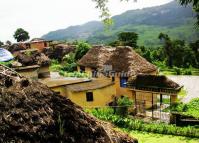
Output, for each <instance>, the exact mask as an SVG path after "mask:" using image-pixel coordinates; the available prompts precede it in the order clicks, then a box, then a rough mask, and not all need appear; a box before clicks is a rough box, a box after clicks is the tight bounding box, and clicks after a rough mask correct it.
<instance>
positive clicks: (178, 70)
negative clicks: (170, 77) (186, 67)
mask: <svg viewBox="0 0 199 143" xmlns="http://www.w3.org/2000/svg"><path fill="white" fill-rule="evenodd" d="M173 70H174V71H175V72H176V74H177V75H181V74H182V71H181V69H180V68H178V67H174V68H173Z"/></svg>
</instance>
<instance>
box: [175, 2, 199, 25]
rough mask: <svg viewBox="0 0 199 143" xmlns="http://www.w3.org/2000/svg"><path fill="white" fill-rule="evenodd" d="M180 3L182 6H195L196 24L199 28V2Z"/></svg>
mask: <svg viewBox="0 0 199 143" xmlns="http://www.w3.org/2000/svg"><path fill="white" fill-rule="evenodd" d="M179 2H180V4H181V5H188V4H191V5H192V6H193V10H194V11H195V12H196V18H197V22H196V24H197V25H198V26H199V0H179Z"/></svg>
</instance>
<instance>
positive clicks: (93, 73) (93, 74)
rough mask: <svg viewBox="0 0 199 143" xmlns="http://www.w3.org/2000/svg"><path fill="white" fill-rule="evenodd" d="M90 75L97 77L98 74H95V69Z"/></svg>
mask: <svg viewBox="0 0 199 143" xmlns="http://www.w3.org/2000/svg"><path fill="white" fill-rule="evenodd" d="M92 77H93V78H97V77H98V76H97V71H96V70H93V71H92Z"/></svg>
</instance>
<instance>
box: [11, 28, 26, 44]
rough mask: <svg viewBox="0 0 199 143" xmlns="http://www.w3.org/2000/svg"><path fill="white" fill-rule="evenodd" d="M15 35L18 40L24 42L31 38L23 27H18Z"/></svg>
mask: <svg viewBox="0 0 199 143" xmlns="http://www.w3.org/2000/svg"><path fill="white" fill-rule="evenodd" d="M13 37H14V38H15V39H16V40H17V42H23V41H26V40H28V39H29V38H30V37H29V34H28V32H27V31H25V30H24V29H22V28H18V29H17V30H16V31H15V33H14V35H13Z"/></svg>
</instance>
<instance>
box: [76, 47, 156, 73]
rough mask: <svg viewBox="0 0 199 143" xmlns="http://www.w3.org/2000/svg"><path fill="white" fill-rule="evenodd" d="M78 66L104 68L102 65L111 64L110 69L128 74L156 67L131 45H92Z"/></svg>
mask: <svg viewBox="0 0 199 143" xmlns="http://www.w3.org/2000/svg"><path fill="white" fill-rule="evenodd" d="M78 64H79V65H80V66H85V67H91V68H96V69H98V70H104V69H103V68H104V65H110V66H112V71H115V72H128V73H129V74H130V75H137V74H139V73H152V72H156V71H157V68H156V66H154V65H153V64H151V63H149V62H148V61H147V60H146V59H144V58H143V57H141V56H140V55H139V54H137V53H136V52H135V51H134V50H133V49H132V48H131V47H127V46H120V47H117V48H105V47H99V46H98V47H97V46H96V47H94V48H92V49H90V50H89V52H88V53H87V54H86V55H85V56H84V57H83V58H82V59H81V60H80V61H79V62H78Z"/></svg>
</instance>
